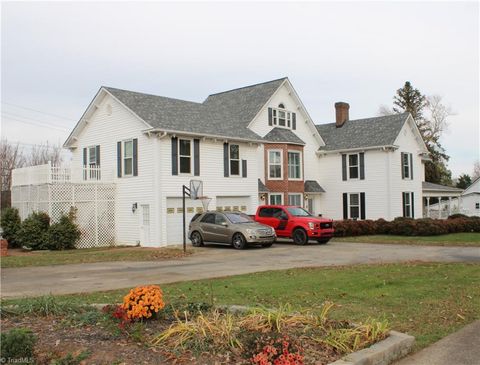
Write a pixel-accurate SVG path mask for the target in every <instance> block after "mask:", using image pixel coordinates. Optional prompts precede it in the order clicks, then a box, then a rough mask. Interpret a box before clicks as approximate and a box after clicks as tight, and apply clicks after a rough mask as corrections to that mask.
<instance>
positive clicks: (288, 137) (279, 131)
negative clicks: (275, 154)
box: [263, 127, 305, 145]
mask: <svg viewBox="0 0 480 365" xmlns="http://www.w3.org/2000/svg"><path fill="white" fill-rule="evenodd" d="M263 139H264V140H266V141H269V142H276V143H292V144H299V145H305V142H303V141H302V140H301V139H300V138H299V137H298V136H297V135H296V134H295V133H293V132H292V131H291V130H290V129H285V128H280V127H275V128H273V129H272V130H271V131H270V132H268V133H267V135H266V136H264V137H263Z"/></svg>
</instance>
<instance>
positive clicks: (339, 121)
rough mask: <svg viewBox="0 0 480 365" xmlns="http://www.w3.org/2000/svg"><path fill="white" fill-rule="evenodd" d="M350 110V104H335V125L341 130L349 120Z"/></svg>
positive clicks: (340, 102)
mask: <svg viewBox="0 0 480 365" xmlns="http://www.w3.org/2000/svg"><path fill="white" fill-rule="evenodd" d="M349 109H350V105H348V103H344V102H343V101H339V102H338V103H335V117H336V120H335V124H336V126H337V128H340V127H341V126H343V125H344V124H345V122H346V121H347V120H348V110H349Z"/></svg>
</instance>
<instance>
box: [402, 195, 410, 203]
mask: <svg viewBox="0 0 480 365" xmlns="http://www.w3.org/2000/svg"><path fill="white" fill-rule="evenodd" d="M403 195H404V197H405V204H410V193H406V194H403Z"/></svg>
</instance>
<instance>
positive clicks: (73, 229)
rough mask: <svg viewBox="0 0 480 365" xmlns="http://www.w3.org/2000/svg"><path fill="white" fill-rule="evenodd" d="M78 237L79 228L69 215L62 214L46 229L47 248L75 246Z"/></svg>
mask: <svg viewBox="0 0 480 365" xmlns="http://www.w3.org/2000/svg"><path fill="white" fill-rule="evenodd" d="M79 238H80V230H79V229H78V227H77V225H76V224H75V223H74V222H73V219H72V217H71V216H67V215H62V216H61V217H60V220H59V221H58V223H54V224H52V225H51V226H50V227H49V229H48V248H49V249H50V250H66V249H72V248H75V244H76V243H77V241H78V239H79Z"/></svg>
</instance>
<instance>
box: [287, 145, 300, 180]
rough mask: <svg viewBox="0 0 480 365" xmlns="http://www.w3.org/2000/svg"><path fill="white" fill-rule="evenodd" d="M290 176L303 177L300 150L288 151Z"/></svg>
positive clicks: (294, 177) (293, 177)
mask: <svg viewBox="0 0 480 365" xmlns="http://www.w3.org/2000/svg"><path fill="white" fill-rule="evenodd" d="M288 178H289V179H301V178H302V163H301V156H300V152H293V151H289V152H288Z"/></svg>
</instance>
